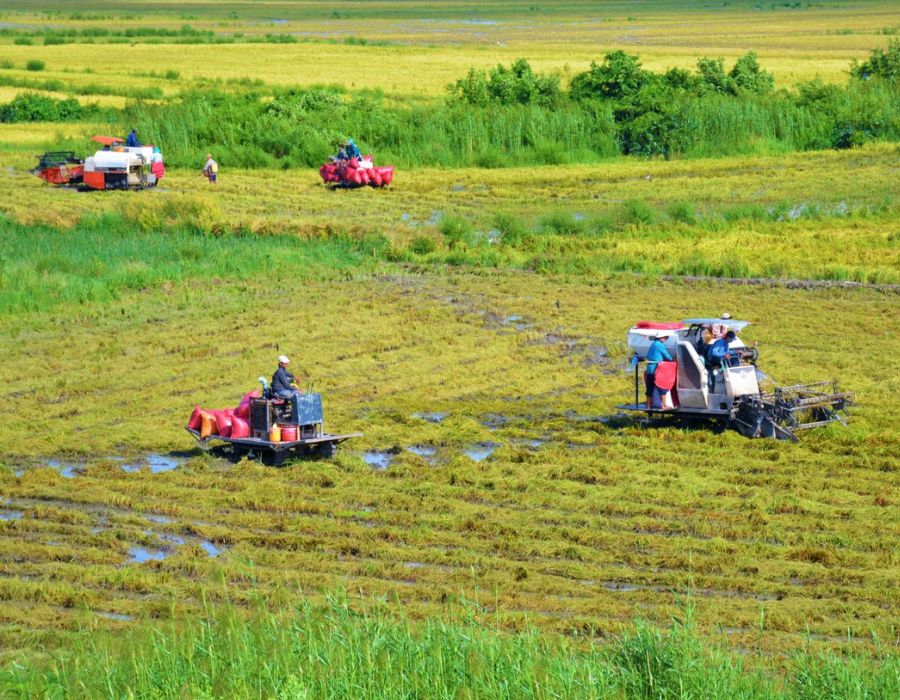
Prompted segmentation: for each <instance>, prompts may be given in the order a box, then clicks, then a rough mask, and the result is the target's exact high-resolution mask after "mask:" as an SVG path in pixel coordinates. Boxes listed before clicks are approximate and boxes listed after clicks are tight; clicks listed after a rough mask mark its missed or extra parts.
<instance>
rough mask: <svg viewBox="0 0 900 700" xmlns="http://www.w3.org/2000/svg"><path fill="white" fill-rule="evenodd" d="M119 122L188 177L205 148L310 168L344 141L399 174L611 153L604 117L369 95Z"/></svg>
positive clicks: (238, 99) (137, 109)
mask: <svg viewBox="0 0 900 700" xmlns="http://www.w3.org/2000/svg"><path fill="white" fill-rule="evenodd" d="M319 92H320V93H325V94H326V95H327V94H329V92H330V91H319ZM310 94H312V95H313V97H312V98H309V97H306V95H310ZM331 94H334V93H331ZM123 119H124V123H127V124H129V125H136V126H137V128H138V130H139V131H140V133H141V134H146V135H147V138H148V139H150V140H151V141H153V142H155V143H161V144H165V152H166V159H167V161H168V162H170V163H172V164H173V165H179V166H189V167H193V166H195V165H196V164H197V162H198V160H200V159H201V158H202V156H203V154H204V153H205V152H206V150H208V149H209V148H210V147H211V146H214V147H215V149H216V152H217V157H218V159H219V160H220V162H222V163H225V164H228V165H232V166H235V165H241V166H244V167H273V166H279V165H281V166H284V167H293V166H297V167H313V166H318V165H320V164H321V163H322V162H323V161H324V160H325V159H326V158H327V157H328V156H329V155H330V154H332V153H334V151H335V150H336V145H337V143H338V142H339V141H340V140H341V139H342V138H344V137H346V136H349V135H352V136H354V137H355V138H356V140H357V141H358V142H359V143H360V144H361V146H362V147H363V148H364V149H365V150H370V151H374V152H375V153H376V155H377V157H378V159H379V161H381V162H396V163H397V164H400V165H405V166H413V165H440V166H450V167H458V166H473V165H478V166H482V167H499V166H502V165H506V164H513V163H515V164H528V163H534V164H540V163H550V164H558V163H563V162H570V161H594V160H599V159H601V158H608V157H611V156H614V155H617V154H618V153H619V149H618V146H617V144H616V140H615V135H614V125H613V121H612V116H611V113H610V112H609V110H605V111H604V110H600V111H599V112H598V111H595V110H585V109H582V108H574V107H573V108H569V109H560V110H551V109H548V108H543V107H538V106H527V105H511V106H501V107H492V108H476V109H473V108H469V107H465V106H460V105H457V106H450V105H444V104H425V105H421V104H415V103H413V104H406V105H402V106H388V105H386V104H385V102H384V100H383V98H381V97H380V96H378V95H368V94H360V95H357V96H355V97H353V98H341V97H338V99H336V100H335V99H328V98H327V97H325V98H322V99H318V98H316V97H315V92H312V93H310V92H306V93H304V92H302V91H300V92H299V93H295V94H291V95H287V96H282V97H280V98H276V102H275V103H274V105H273V104H270V105H269V106H268V107H264V106H263V105H262V103H261V101H260V100H259V97H258V95H256V94H254V93H252V92H250V93H247V94H244V95H239V96H235V95H225V94H222V93H217V92H207V93H192V94H190V95H186V96H184V97H183V98H182V99H181V100H180V101H178V102H176V103H174V104H167V105H156V104H149V103H136V104H132V105H130V106H129V107H128V109H127V110H126V113H125V116H124V118H123Z"/></svg>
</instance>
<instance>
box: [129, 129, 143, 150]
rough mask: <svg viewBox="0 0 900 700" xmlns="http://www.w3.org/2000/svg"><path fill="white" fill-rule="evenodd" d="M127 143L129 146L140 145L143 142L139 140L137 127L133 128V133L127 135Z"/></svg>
mask: <svg viewBox="0 0 900 700" xmlns="http://www.w3.org/2000/svg"><path fill="white" fill-rule="evenodd" d="M125 145H126V146H129V147H135V148H137V147H140V145H141V142H140V141H138V135H137V129H132V130H131V133H130V134H128V136H126V137H125Z"/></svg>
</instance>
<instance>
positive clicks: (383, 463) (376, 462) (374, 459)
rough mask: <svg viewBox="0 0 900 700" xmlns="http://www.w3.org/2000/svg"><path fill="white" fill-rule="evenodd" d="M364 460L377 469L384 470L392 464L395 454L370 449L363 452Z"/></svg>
mask: <svg viewBox="0 0 900 700" xmlns="http://www.w3.org/2000/svg"><path fill="white" fill-rule="evenodd" d="M362 459H363V462H365V463H366V464H368V465H369V466H370V467H372V469H375V470H376V471H383V470H385V469H387V468H388V467H389V466H391V462H393V461H394V455H393V454H391V453H390V452H380V451H378V450H369V451H368V452H363V454H362Z"/></svg>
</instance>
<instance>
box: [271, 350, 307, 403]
mask: <svg viewBox="0 0 900 700" xmlns="http://www.w3.org/2000/svg"><path fill="white" fill-rule="evenodd" d="M290 362H291V361H290V360H289V359H288V357H287V355H279V356H278V369H276V370H275V374H273V375H272V394H273V395H274V396H276V397H277V398H279V399H289V398H291V397H292V396H293V395H294V394H299V393H300V388H299V387H298V386H297V378H296V377H295V376H294V375H293V374H291V372H290V371H289V370H288V365H289V364H290Z"/></svg>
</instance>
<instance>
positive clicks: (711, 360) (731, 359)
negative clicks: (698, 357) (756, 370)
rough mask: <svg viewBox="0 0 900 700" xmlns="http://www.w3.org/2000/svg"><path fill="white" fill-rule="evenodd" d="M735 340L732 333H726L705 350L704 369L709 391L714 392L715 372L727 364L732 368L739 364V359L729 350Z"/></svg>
mask: <svg viewBox="0 0 900 700" xmlns="http://www.w3.org/2000/svg"><path fill="white" fill-rule="evenodd" d="M734 339H735V335H734V331H728V332H727V333H726V334H725V335H724V337H722V338H719V339H718V340H716V341H715V342H714V343H713V344H712V345H710V346H709V348H708V349H707V350H706V368H707V370H709V390H710V391H711V392H715V390H716V370H717V369H719V368H720V367H722V366H723V365H724V364H727V365H728V366H729V367H734V366H735V365H738V364H740V362H741V360H740V357H739V356H738V355H736V354H733V353H731V352H730V350H729V347H728V346H729V345H730V344H731V341H732V340H734Z"/></svg>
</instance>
